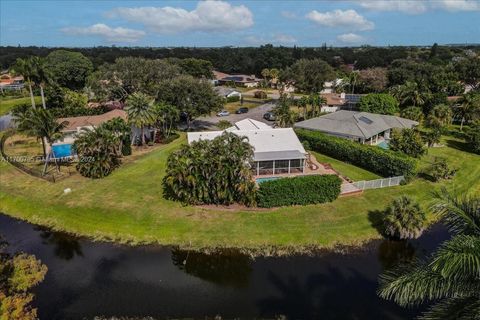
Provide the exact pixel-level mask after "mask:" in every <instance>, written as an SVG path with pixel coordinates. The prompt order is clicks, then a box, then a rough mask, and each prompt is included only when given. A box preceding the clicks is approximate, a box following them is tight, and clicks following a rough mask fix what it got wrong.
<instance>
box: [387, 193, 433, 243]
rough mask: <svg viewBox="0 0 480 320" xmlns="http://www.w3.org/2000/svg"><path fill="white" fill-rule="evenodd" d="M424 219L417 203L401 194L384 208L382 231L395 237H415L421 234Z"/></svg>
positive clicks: (423, 214)
mask: <svg viewBox="0 0 480 320" xmlns="http://www.w3.org/2000/svg"><path fill="white" fill-rule="evenodd" d="M426 220H427V219H426V216H425V213H424V212H423V211H422V210H421V209H420V206H419V204H418V203H417V202H415V201H414V200H413V199H412V198H409V197H407V196H402V197H400V198H397V199H395V200H393V202H392V203H391V204H390V205H389V206H388V208H387V210H385V213H384V216H383V225H384V228H385V230H384V231H385V234H386V235H387V236H389V237H392V238H395V239H415V238H418V237H419V236H420V235H421V234H422V232H423V230H424V228H425V223H426Z"/></svg>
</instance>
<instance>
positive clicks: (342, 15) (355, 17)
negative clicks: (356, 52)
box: [306, 9, 375, 31]
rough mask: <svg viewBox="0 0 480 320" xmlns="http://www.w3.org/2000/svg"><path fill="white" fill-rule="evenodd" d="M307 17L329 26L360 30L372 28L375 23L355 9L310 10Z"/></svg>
mask: <svg viewBox="0 0 480 320" xmlns="http://www.w3.org/2000/svg"><path fill="white" fill-rule="evenodd" d="M306 17H307V19H309V20H311V21H313V22H315V23H317V24H320V25H322V26H327V27H345V28H351V29H356V30H360V31H364V30H372V29H373V28H374V27H375V24H374V23H373V22H371V21H368V20H367V19H365V18H364V17H363V16H361V15H360V14H358V13H357V12H356V11H355V10H352V9H350V10H338V9H337V10H334V11H329V12H318V11H317V10H313V11H310V12H309V13H307V15H306Z"/></svg>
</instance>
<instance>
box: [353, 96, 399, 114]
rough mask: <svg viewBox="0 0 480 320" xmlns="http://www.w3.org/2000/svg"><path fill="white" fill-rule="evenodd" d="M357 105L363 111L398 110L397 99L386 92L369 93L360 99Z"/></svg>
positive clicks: (392, 111)
mask: <svg viewBox="0 0 480 320" xmlns="http://www.w3.org/2000/svg"><path fill="white" fill-rule="evenodd" d="M358 107H359V109H360V111H364V112H371V113H379V114H395V113H396V112H398V101H397V100H396V99H395V98H394V97H393V96H391V95H389V94H387V93H370V94H367V95H365V96H363V97H362V98H361V99H360V102H359V103H358Z"/></svg>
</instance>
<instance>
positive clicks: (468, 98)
mask: <svg viewBox="0 0 480 320" xmlns="http://www.w3.org/2000/svg"><path fill="white" fill-rule="evenodd" d="M455 114H456V115H457V116H458V117H460V118H461V122H460V131H462V130H463V124H464V123H465V121H472V120H475V119H477V118H480V95H479V94H471V93H467V94H464V95H463V96H462V98H461V99H460V104H459V105H458V106H457V107H456V108H455Z"/></svg>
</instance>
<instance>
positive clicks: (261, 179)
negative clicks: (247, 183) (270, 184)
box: [255, 177, 281, 184]
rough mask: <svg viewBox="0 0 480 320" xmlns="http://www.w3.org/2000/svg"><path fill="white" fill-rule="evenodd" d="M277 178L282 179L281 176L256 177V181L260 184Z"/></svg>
mask: <svg viewBox="0 0 480 320" xmlns="http://www.w3.org/2000/svg"><path fill="white" fill-rule="evenodd" d="M277 179H281V177H266V178H257V179H255V181H256V182H257V183H258V184H260V183H262V182H265V181H272V180H277Z"/></svg>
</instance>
